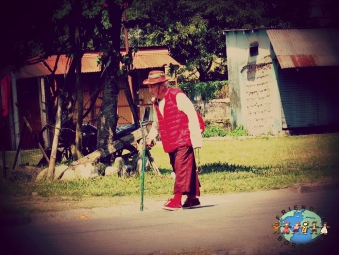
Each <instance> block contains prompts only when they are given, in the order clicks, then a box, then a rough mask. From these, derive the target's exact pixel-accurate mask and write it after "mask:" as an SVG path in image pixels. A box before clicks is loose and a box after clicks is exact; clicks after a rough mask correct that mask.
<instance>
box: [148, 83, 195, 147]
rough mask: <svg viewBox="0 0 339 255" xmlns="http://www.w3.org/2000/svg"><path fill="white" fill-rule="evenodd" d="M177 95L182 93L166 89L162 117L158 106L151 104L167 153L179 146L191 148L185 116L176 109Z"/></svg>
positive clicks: (178, 90)
mask: <svg viewBox="0 0 339 255" xmlns="http://www.w3.org/2000/svg"><path fill="white" fill-rule="evenodd" d="M178 93H184V92H182V91H181V90H180V89H176V88H168V89H167V91H166V93H165V106H164V115H162V114H161V113H160V110H159V105H158V104H157V103H156V102H153V104H154V106H155V109H156V112H157V117H158V122H159V133H160V137H161V141H162V146H163V147H164V151H165V152H167V153H169V152H172V151H174V150H175V149H177V148H179V147H181V146H192V142H191V137H190V131H189V129H188V118H187V115H186V114H185V113H183V112H182V111H180V110H179V109H178V107H177V102H176V96H177V94H178Z"/></svg>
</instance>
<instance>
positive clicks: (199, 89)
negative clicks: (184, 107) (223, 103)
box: [179, 81, 228, 100]
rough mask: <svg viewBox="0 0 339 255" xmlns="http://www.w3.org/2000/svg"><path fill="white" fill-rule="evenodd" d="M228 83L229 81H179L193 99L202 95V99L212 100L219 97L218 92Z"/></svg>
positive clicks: (181, 87)
mask: <svg viewBox="0 0 339 255" xmlns="http://www.w3.org/2000/svg"><path fill="white" fill-rule="evenodd" d="M227 83H228V81H209V82H196V83H192V82H189V83H179V88H180V89H182V90H183V91H184V92H185V93H186V94H187V96H188V97H189V98H190V99H191V100H194V99H195V98H196V97H197V96H201V99H202V100H212V99H215V98H217V94H218V92H219V91H220V90H221V89H222V87H223V86H225V85H226V84H227Z"/></svg>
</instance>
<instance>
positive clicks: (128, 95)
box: [124, 86, 140, 128]
mask: <svg viewBox="0 0 339 255" xmlns="http://www.w3.org/2000/svg"><path fill="white" fill-rule="evenodd" d="M124 91H125V96H126V99H127V102H128V104H129V107H130V109H131V111H132V116H133V120H134V124H135V126H136V128H139V127H140V123H139V120H140V118H139V115H138V112H137V107H136V105H135V104H134V101H133V98H132V93H133V91H131V89H130V87H129V86H126V87H125V89H124Z"/></svg>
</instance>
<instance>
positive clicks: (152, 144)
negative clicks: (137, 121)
mask: <svg viewBox="0 0 339 255" xmlns="http://www.w3.org/2000/svg"><path fill="white" fill-rule="evenodd" d="M154 145H155V141H154V139H151V138H149V137H146V146H147V147H148V148H152V147H153V146H154Z"/></svg>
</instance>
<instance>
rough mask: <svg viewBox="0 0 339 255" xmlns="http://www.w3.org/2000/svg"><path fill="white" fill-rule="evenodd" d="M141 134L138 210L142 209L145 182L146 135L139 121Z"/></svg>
mask: <svg viewBox="0 0 339 255" xmlns="http://www.w3.org/2000/svg"><path fill="white" fill-rule="evenodd" d="M140 126H141V134H142V157H141V189H140V195H141V199H140V211H143V210H144V184H145V165H146V137H145V132H144V126H143V123H142V122H141V121H140Z"/></svg>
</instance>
